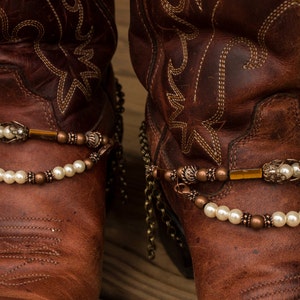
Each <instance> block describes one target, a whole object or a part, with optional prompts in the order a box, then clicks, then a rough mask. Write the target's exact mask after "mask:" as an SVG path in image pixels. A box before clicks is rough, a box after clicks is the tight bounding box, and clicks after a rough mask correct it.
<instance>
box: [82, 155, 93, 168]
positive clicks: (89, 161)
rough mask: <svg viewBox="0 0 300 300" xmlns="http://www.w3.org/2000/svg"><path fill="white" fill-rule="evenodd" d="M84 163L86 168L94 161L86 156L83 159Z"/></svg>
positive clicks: (91, 165)
mask: <svg viewBox="0 0 300 300" xmlns="http://www.w3.org/2000/svg"><path fill="white" fill-rule="evenodd" d="M84 163H85V166H86V169H87V170H90V169H92V168H93V166H94V162H93V161H92V160H91V159H90V158H86V159H85V160H84Z"/></svg>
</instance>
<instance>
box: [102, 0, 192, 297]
mask: <svg viewBox="0 0 300 300" xmlns="http://www.w3.org/2000/svg"><path fill="white" fill-rule="evenodd" d="M116 19H117V25H118V32H119V44H118V49H117V52H116V54H115V57H114V60H113V65H114V69H115V73H116V76H117V77H118V78H119V81H120V83H121V84H122V85H123V89H124V91H125V94H126V103H125V109H126V110H125V113H124V141H123V145H124V152H125V159H126V165H127V182H128V196H129V198H128V202H127V203H126V204H122V203H121V201H118V200H116V201H114V203H112V207H111V209H110V211H109V213H108V216H107V220H106V228H105V254H104V262H103V283H102V295H101V299H104V300H136V299H138V300H139V299H140V300H151V299H160V300H171V299H172V300H177V299H178V300H195V299H196V296H195V289H194V282H193V280H188V279H185V278H184V277H183V276H182V275H181V274H180V273H179V272H178V271H177V269H176V267H175V266H174V265H173V263H172V262H171V260H170V259H169V257H168V255H167V254H166V252H165V250H164V249H163V246H162V245H161V244H160V242H159V240H157V253H156V258H155V260H154V261H149V260H148V259H147V255H146V247H147V242H146V224H145V221H144V220H145V212H144V167H143V162H142V159H141V154H140V150H139V149H140V146H139V141H138V134H139V127H140V123H141V121H142V120H143V117H144V107H145V99H146V92H145V90H144V89H143V87H142V86H141V84H140V83H139V81H138V80H137V78H136V77H135V74H134V71H133V69H132V67H131V64H130V58H129V47H128V39H127V36H128V27H129V0H117V1H116Z"/></svg>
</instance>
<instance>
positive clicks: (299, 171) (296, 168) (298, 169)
mask: <svg viewBox="0 0 300 300" xmlns="http://www.w3.org/2000/svg"><path fill="white" fill-rule="evenodd" d="M292 168H293V172H294V177H297V178H300V165H299V163H294V164H292Z"/></svg>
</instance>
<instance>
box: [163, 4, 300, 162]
mask: <svg viewBox="0 0 300 300" xmlns="http://www.w3.org/2000/svg"><path fill="white" fill-rule="evenodd" d="M219 3H220V2H219V1H218V2H217V3H216V5H215V7H214V9H213V12H212V18H211V24H212V28H213V33H212V36H211V38H210V41H209V42H208V44H207V46H206V48H205V51H204V54H203V56H202V59H201V60H200V67H199V70H198V76H197V78H198V79H199V76H200V72H201V66H202V64H203V62H204V59H205V56H206V54H207V52H208V48H209V47H210V44H211V42H212V40H213V39H214V23H215V14H216V9H217V7H218V5H219ZM162 4H163V7H164V9H165V12H166V13H167V14H169V15H170V16H171V17H172V18H173V19H174V20H175V21H177V22H180V23H182V24H185V25H186V26H188V27H189V29H192V28H193V26H192V25H191V24H187V23H186V21H183V20H181V19H180V18H179V17H178V16H176V14H178V13H180V12H182V9H183V8H184V2H183V1H182V2H180V3H179V4H178V5H177V6H172V5H171V4H170V3H168V2H167V0H164V1H162ZM198 4H199V3H198ZM299 5H300V4H299V2H297V1H285V2H284V3H282V4H281V5H279V6H278V7H277V8H276V9H274V10H273V11H272V12H271V14H270V15H269V16H268V17H267V18H266V19H265V21H264V22H263V25H262V26H261V28H259V30H258V43H259V47H260V50H261V52H260V53H259V52H258V50H257V47H256V46H255V45H254V44H253V43H252V42H251V41H250V40H248V39H246V38H243V37H238V38H234V39H233V40H231V41H230V42H229V43H228V44H227V45H226V46H225V47H224V49H223V51H222V54H221V56H220V60H219V71H218V77H219V81H218V89H217V90H218V97H217V99H216V100H217V111H216V112H215V114H214V115H213V116H212V117H210V118H209V119H208V120H205V121H202V122H201V124H202V126H203V128H204V130H206V131H208V132H209V133H210V136H211V142H212V146H210V145H209V143H208V141H206V140H205V139H204V138H203V137H202V136H201V134H200V133H199V132H197V131H196V130H193V131H192V133H190V134H188V128H187V123H185V122H182V121H178V120H177V117H178V116H179V115H180V114H181V113H182V112H183V111H184V103H185V101H186V99H185V97H184V96H183V94H182V92H181V91H180V89H179V87H177V85H176V84H175V81H174V77H175V76H178V75H179V74H181V73H182V72H183V71H184V70H185V69H186V65H187V61H188V59H189V58H188V52H187V43H188V41H189V40H190V39H193V38H195V37H196V32H195V31H194V32H193V33H194V35H193V34H186V33H184V32H182V31H180V30H179V29H177V31H178V36H179V38H180V40H181V44H182V53H183V61H182V64H181V66H180V67H179V68H175V67H174V66H173V64H172V61H170V62H169V67H168V74H167V76H168V80H169V84H170V86H171V88H172V90H173V93H167V94H166V96H167V98H168V100H169V103H170V106H171V107H172V108H174V109H175V111H174V112H173V113H172V114H171V116H170V118H169V123H170V128H172V129H175V128H179V129H181V133H182V139H181V144H182V152H183V153H185V154H188V153H189V152H190V150H191V147H192V145H193V143H194V142H197V143H198V144H200V145H201V147H202V148H203V149H204V150H205V152H206V153H207V154H208V155H209V156H210V157H211V158H212V159H213V160H214V161H215V162H216V163H217V164H218V165H220V164H221V163H222V156H221V147H220V141H219V137H218V134H217V132H216V131H215V130H214V129H213V125H214V124H217V123H219V122H221V118H222V116H223V114H224V110H225V100H226V99H225V86H226V59H227V56H228V55H229V53H230V52H231V50H232V48H233V47H234V46H235V45H238V44H245V45H246V46H247V47H249V50H250V59H249V61H248V62H247V63H246V64H245V65H244V67H243V68H244V69H249V70H250V69H255V68H259V67H262V66H263V64H264V63H265V61H266V59H267V56H268V50H267V47H266V45H265V38H266V35H267V32H268V31H269V29H270V27H271V25H273V24H274V23H275V22H276V21H277V20H278V19H279V17H280V16H281V15H283V14H284V13H285V12H286V11H287V10H288V9H290V8H292V7H293V6H299ZM197 82H198V80H197ZM194 100H195V96H194Z"/></svg>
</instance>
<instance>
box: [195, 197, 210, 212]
mask: <svg viewBox="0 0 300 300" xmlns="http://www.w3.org/2000/svg"><path fill="white" fill-rule="evenodd" d="M207 203H208V199H207V198H206V197H205V196H201V195H198V196H196V198H195V205H196V206H197V207H198V208H200V209H202V208H203V207H204V206H205V205H206V204H207Z"/></svg>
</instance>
